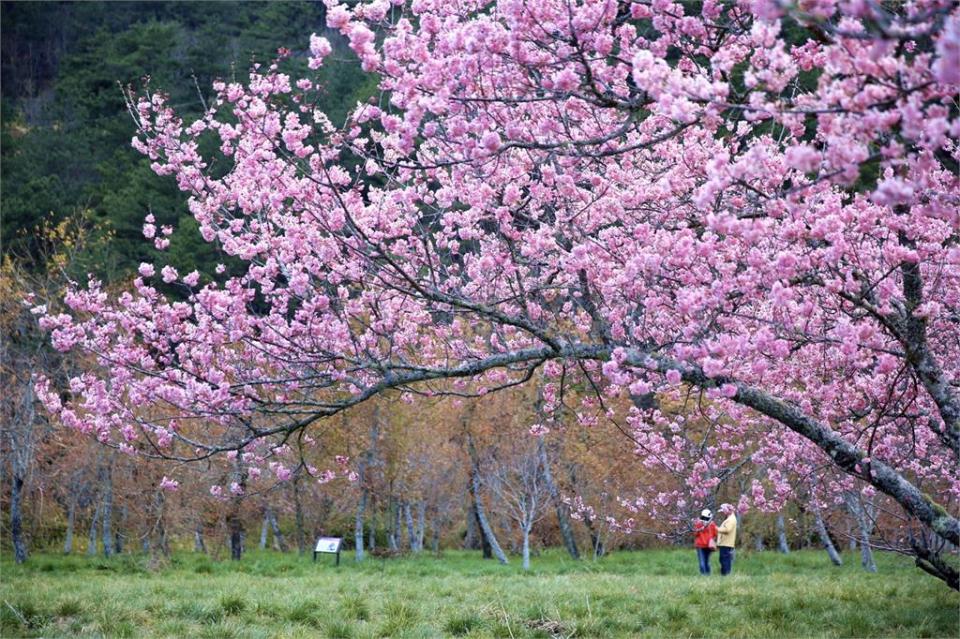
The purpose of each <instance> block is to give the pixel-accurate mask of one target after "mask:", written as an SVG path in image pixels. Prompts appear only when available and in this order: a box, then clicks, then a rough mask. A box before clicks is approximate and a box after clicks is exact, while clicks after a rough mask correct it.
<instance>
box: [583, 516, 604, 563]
mask: <svg viewBox="0 0 960 639" xmlns="http://www.w3.org/2000/svg"><path fill="white" fill-rule="evenodd" d="M583 523H584V525H585V526H586V527H587V532H589V533H590V545H591V546H592V548H593V558H594V559H599V558H600V557H603V556H604V554H606V552H607V551H606V549H605V548H604V547H603V539H602V538H601V537H600V531H598V530H597V527H596V526H595V525H594V523H593V518H592V517H590V515H588V514H586V513H584V515H583Z"/></svg>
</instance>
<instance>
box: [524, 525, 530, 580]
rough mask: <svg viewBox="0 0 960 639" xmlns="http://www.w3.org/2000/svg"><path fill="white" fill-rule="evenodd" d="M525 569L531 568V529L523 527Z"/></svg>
mask: <svg viewBox="0 0 960 639" xmlns="http://www.w3.org/2000/svg"><path fill="white" fill-rule="evenodd" d="M523 569H524V570H530V529H529V528H527V527H526V526H524V527H523Z"/></svg>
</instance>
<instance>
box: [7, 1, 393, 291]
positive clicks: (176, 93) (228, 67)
mask: <svg viewBox="0 0 960 639" xmlns="http://www.w3.org/2000/svg"><path fill="white" fill-rule="evenodd" d="M324 13H325V9H324V7H323V5H322V4H321V3H319V2H3V3H0V20H2V73H3V81H2V87H3V89H2V141H0V144H2V191H0V197H2V213H3V215H2V218H3V225H2V239H3V250H4V253H5V254H6V255H12V256H14V257H15V258H16V259H17V260H18V261H21V262H26V263H27V264H29V263H31V262H32V263H33V264H34V265H35V266H36V267H37V268H39V267H40V265H41V264H43V262H44V261H43V260H42V259H38V257H39V256H41V255H43V254H45V253H49V252H50V251H49V249H50V248H51V247H50V246H49V243H50V242H53V241H55V240H54V239H52V237H51V234H49V233H47V232H46V231H45V230H44V229H48V228H52V227H56V225H58V224H60V223H61V222H63V221H64V220H66V219H68V218H71V217H78V218H81V219H82V220H83V223H84V224H85V225H87V226H88V227H89V230H90V232H91V234H92V239H93V241H90V242H87V243H86V247H87V248H86V249H85V255H84V259H81V260H79V261H78V265H77V267H76V268H77V271H78V273H77V275H78V276H82V275H83V274H85V273H87V272H92V273H94V274H96V275H97V276H99V277H101V278H104V279H106V280H108V281H109V280H116V279H122V278H124V277H126V276H127V275H129V274H130V273H131V272H132V271H133V270H135V269H136V266H137V265H138V264H139V263H140V262H141V261H152V260H153V259H154V258H155V257H156V254H155V250H154V249H153V247H152V244H151V243H150V242H148V241H146V240H144V238H143V237H142V234H141V228H142V224H143V218H144V216H145V215H147V213H149V212H152V213H153V214H154V215H155V216H156V218H157V222H158V224H171V225H173V226H174V227H175V228H176V229H177V230H176V232H175V234H174V236H173V237H172V243H171V246H170V248H169V249H168V255H167V256H166V257H165V258H164V261H165V262H167V263H170V264H172V265H173V266H175V267H176V268H178V269H179V270H180V271H181V272H189V271H190V270H193V269H199V270H200V271H201V272H202V273H204V274H206V275H212V271H213V268H214V267H215V265H216V264H217V263H218V262H224V261H225V259H224V256H222V255H218V252H217V250H216V248H215V247H213V246H211V245H208V244H205V243H204V242H203V241H202V239H201V238H200V237H199V235H198V234H197V233H196V232H195V229H196V227H195V225H194V224H193V220H192V218H191V217H190V216H189V213H188V211H187V208H186V197H185V196H184V195H183V194H182V193H180V192H179V191H178V190H177V188H176V186H175V184H174V182H173V180H172V178H168V179H164V178H159V177H157V176H156V175H155V174H154V173H153V172H152V171H151V170H150V168H149V161H148V160H147V159H145V158H144V157H143V156H141V155H140V154H139V153H137V152H135V151H134V150H133V149H132V148H130V139H131V138H132V137H133V135H134V125H133V122H132V121H131V120H130V117H129V115H128V114H127V112H126V109H125V106H124V100H123V95H122V92H121V85H123V86H128V85H129V86H131V87H132V88H133V89H134V90H136V89H138V88H142V87H143V86H144V78H146V77H149V78H150V87H151V88H152V89H154V90H163V91H164V92H166V93H167V94H169V95H170V96H171V97H172V100H171V102H172V103H173V104H175V105H177V106H178V110H179V111H180V113H181V114H183V115H191V114H196V113H198V112H199V111H200V110H201V108H202V106H201V98H200V94H199V93H198V89H199V91H200V92H202V93H203V94H204V96H209V94H210V92H211V89H210V85H211V83H212V81H213V80H214V79H215V78H226V79H231V78H234V77H237V78H242V77H243V76H244V75H245V74H246V72H247V70H248V69H249V67H250V65H251V63H253V62H266V61H269V60H271V59H273V58H274V57H275V56H276V53H277V50H278V49H279V48H281V47H285V48H288V49H290V50H291V51H292V52H293V61H292V63H290V64H292V65H293V66H294V67H295V66H296V65H300V64H302V65H303V67H304V68H305V66H306V61H305V58H304V54H305V48H306V45H307V42H308V38H309V35H310V33H312V32H317V33H320V32H323V31H326V26H325V15H324ZM328 37H329V38H330V39H331V41H333V42H334V43H335V45H336V46H337V48H338V51H337V53H338V55H336V56H332V58H331V60H330V63H329V64H327V65H325V66H324V68H323V69H322V70H321V71H319V72H318V75H319V79H320V81H321V82H322V83H323V84H324V85H325V87H326V95H327V103H326V104H324V105H323V107H324V109H325V110H326V111H327V113H328V114H329V115H330V116H331V118H332V119H333V121H334V122H338V121H341V122H342V120H343V118H344V116H345V114H346V111H347V109H348V108H349V107H350V106H352V105H353V104H355V103H356V101H357V100H358V99H363V98H365V97H367V96H368V95H370V94H371V93H372V91H373V88H374V83H375V79H374V78H371V77H368V76H364V75H363V74H362V73H360V71H359V67H358V66H357V65H356V64H355V63H354V59H353V56H352V54H351V53H350V51H349V49H347V48H346V47H345V46H344V44H343V43H342V41H340V40H339V39H338V38H337V37H336V36H335V34H328Z"/></svg>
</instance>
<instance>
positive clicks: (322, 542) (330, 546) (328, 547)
mask: <svg viewBox="0 0 960 639" xmlns="http://www.w3.org/2000/svg"><path fill="white" fill-rule="evenodd" d="M341 542H343V539H342V538H340V537H321V538H320V539H318V540H317V545H316V546H314V548H313V560H314V561H316V560H317V555H318V554H319V553H329V554H331V555H336V556H337V562H336V564H335V565H337V566H339V565H340V544H341Z"/></svg>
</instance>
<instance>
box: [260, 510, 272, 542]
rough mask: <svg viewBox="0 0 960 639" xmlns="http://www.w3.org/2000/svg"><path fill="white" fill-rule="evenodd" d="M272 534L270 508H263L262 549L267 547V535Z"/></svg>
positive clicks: (261, 524) (261, 525)
mask: <svg viewBox="0 0 960 639" xmlns="http://www.w3.org/2000/svg"><path fill="white" fill-rule="evenodd" d="M269 534H270V510H269V509H268V508H264V509H263V521H262V522H261V523H260V550H266V549H267V537H268V535H269Z"/></svg>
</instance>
